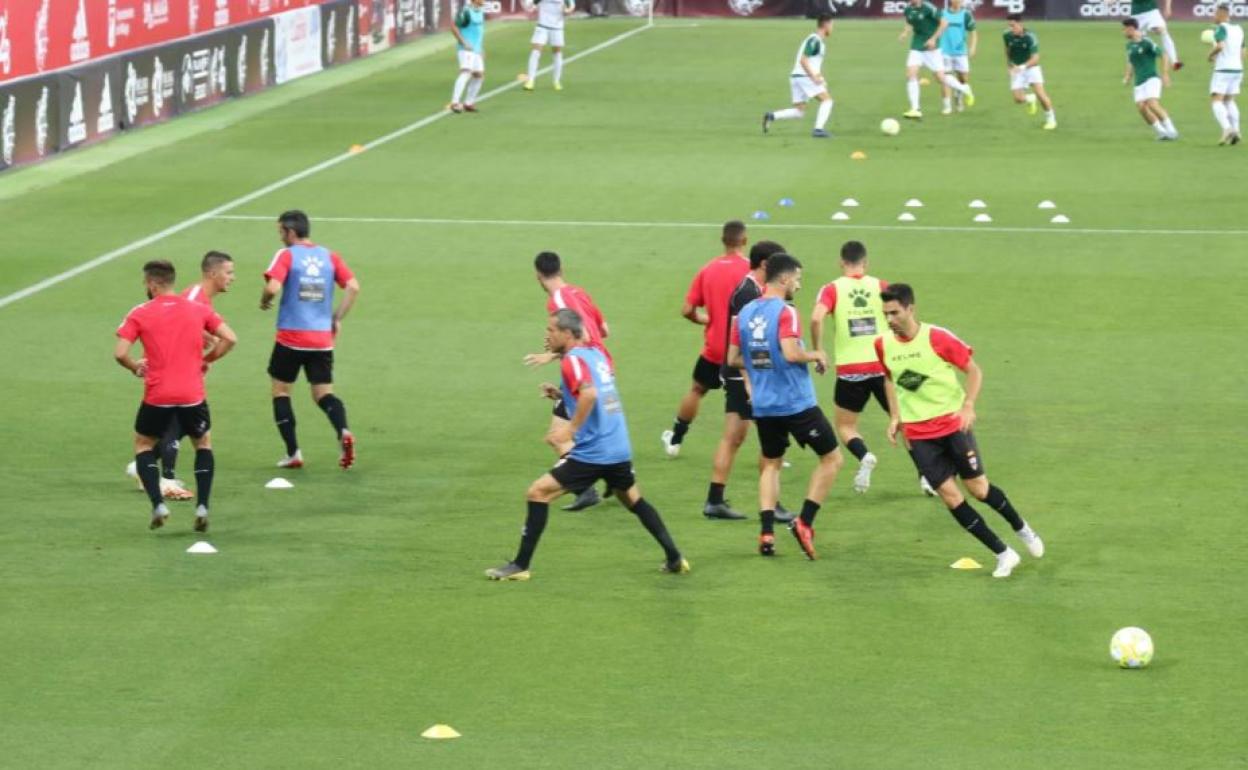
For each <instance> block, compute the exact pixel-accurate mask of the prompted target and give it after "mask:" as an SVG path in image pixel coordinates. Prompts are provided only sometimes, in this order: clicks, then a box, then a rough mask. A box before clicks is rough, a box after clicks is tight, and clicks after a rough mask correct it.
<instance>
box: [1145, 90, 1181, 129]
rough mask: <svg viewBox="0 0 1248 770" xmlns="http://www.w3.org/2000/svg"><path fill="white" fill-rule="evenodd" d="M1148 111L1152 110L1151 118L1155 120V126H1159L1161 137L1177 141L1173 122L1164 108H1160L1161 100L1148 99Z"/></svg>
mask: <svg viewBox="0 0 1248 770" xmlns="http://www.w3.org/2000/svg"><path fill="white" fill-rule="evenodd" d="M1158 90H1160V89H1158ZM1149 109H1151V110H1152V113H1153V116H1154V117H1155V118H1156V119H1157V123H1156V125H1157V126H1160V128H1161V134H1162V137H1163V138H1165V139H1178V138H1179V131H1178V129H1176V128H1175V127H1174V122H1173V121H1172V120H1170V113H1168V112H1166V108H1165V107H1162V106H1161V99H1160V98H1155V99H1150V100H1149Z"/></svg>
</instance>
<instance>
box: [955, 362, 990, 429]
mask: <svg viewBox="0 0 1248 770" xmlns="http://www.w3.org/2000/svg"><path fill="white" fill-rule="evenodd" d="M983 385H984V371H983V370H982V369H980V368H979V364H977V363H975V359H973V358H972V359H971V360H969V361H967V362H966V385H965V386H964V387H965V389H966V397H965V398H964V399H963V400H962V408H961V409H959V410H958V418H959V419H960V420H961V421H962V430H964V431H969V430H971V428H973V427H974V426H975V400H976V399H978V398H979V389H980V388H982V387H983Z"/></svg>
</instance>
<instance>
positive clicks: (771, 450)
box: [754, 417, 789, 556]
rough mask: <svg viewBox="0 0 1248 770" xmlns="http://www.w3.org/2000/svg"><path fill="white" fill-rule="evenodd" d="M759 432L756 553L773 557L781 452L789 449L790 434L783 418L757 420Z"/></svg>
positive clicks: (782, 458) (781, 467) (782, 466)
mask: <svg viewBox="0 0 1248 770" xmlns="http://www.w3.org/2000/svg"><path fill="white" fill-rule="evenodd" d="M754 427H755V429H756V430H757V432H758V445H759V450H760V454H759V459H758V522H759V535H758V552H759V553H760V554H762V555H763V556H772V555H774V554H775V552H776V534H775V532H776V508H777V506H779V504H780V471H781V470H782V469H783V468H784V453H785V451H786V450H787V449H788V447H789V433H788V430H787V428H786V427H785V422H784V418H782V417H759V418H756V419H755V421H754Z"/></svg>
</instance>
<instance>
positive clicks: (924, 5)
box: [901, 0, 975, 120]
mask: <svg viewBox="0 0 1248 770" xmlns="http://www.w3.org/2000/svg"><path fill="white" fill-rule="evenodd" d="M903 13H904V15H905V18H906V26H904V27H902V30H901V39H902V40H905V39H906V36H907V35H908V36H909V37H910V50H909V51H908V52H907V53H906V97H907V98H908V99H909V100H910V109H909V110H907V111H906V112H903V113H902V117H903V118H910V119H911V120H919V119H921V118H922V117H923V112H922V109H921V107H920V104H919V70H921V69H923V68H924V67H926V68H927V69H928V70H930V71H931V73H932V76H933V77H935V78H936V82H937V83H941V84H942V85H944V86H947V87H948V88H950V89H951V90H953V91H956V92H958V94H959V95H960V96H961V97H962V103H963V104H964V105H966V106H967V107H974V106H975V92H974V91H972V90H971V84H970V83H963V82H962V81H960V80H958V79H957V78H956V77H954V76H953V75H950V74H949V73H947V72H945V59H944V57H943V56H942V55H941V53H940V39H941V36H942V35H944V33H945V30H946V29H948V28H949V22H948V20H947V19H944V18H942V17H941V14H940V11H939V10H937V8H936V6H934V5H932V4H931V3H930V2H928V0H909V2H908V3H907V4H906V7H905V9H904V11H903Z"/></svg>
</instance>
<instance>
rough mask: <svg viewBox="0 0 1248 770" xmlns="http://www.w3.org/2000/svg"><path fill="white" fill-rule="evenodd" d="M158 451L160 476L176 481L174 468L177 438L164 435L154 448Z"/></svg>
mask: <svg viewBox="0 0 1248 770" xmlns="http://www.w3.org/2000/svg"><path fill="white" fill-rule="evenodd" d="M156 448H157V449H159V450H160V475H161V476H162V477H164V478H166V479H176V478H177V477H178V476H177V472H176V471H175V468H176V466H177V464H178V437H177V436H176V435H170V434H169V433H166V434H165V435H164V437H163V438H162V439H161V440H160V443H159V444H158V445H157V447H156Z"/></svg>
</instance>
